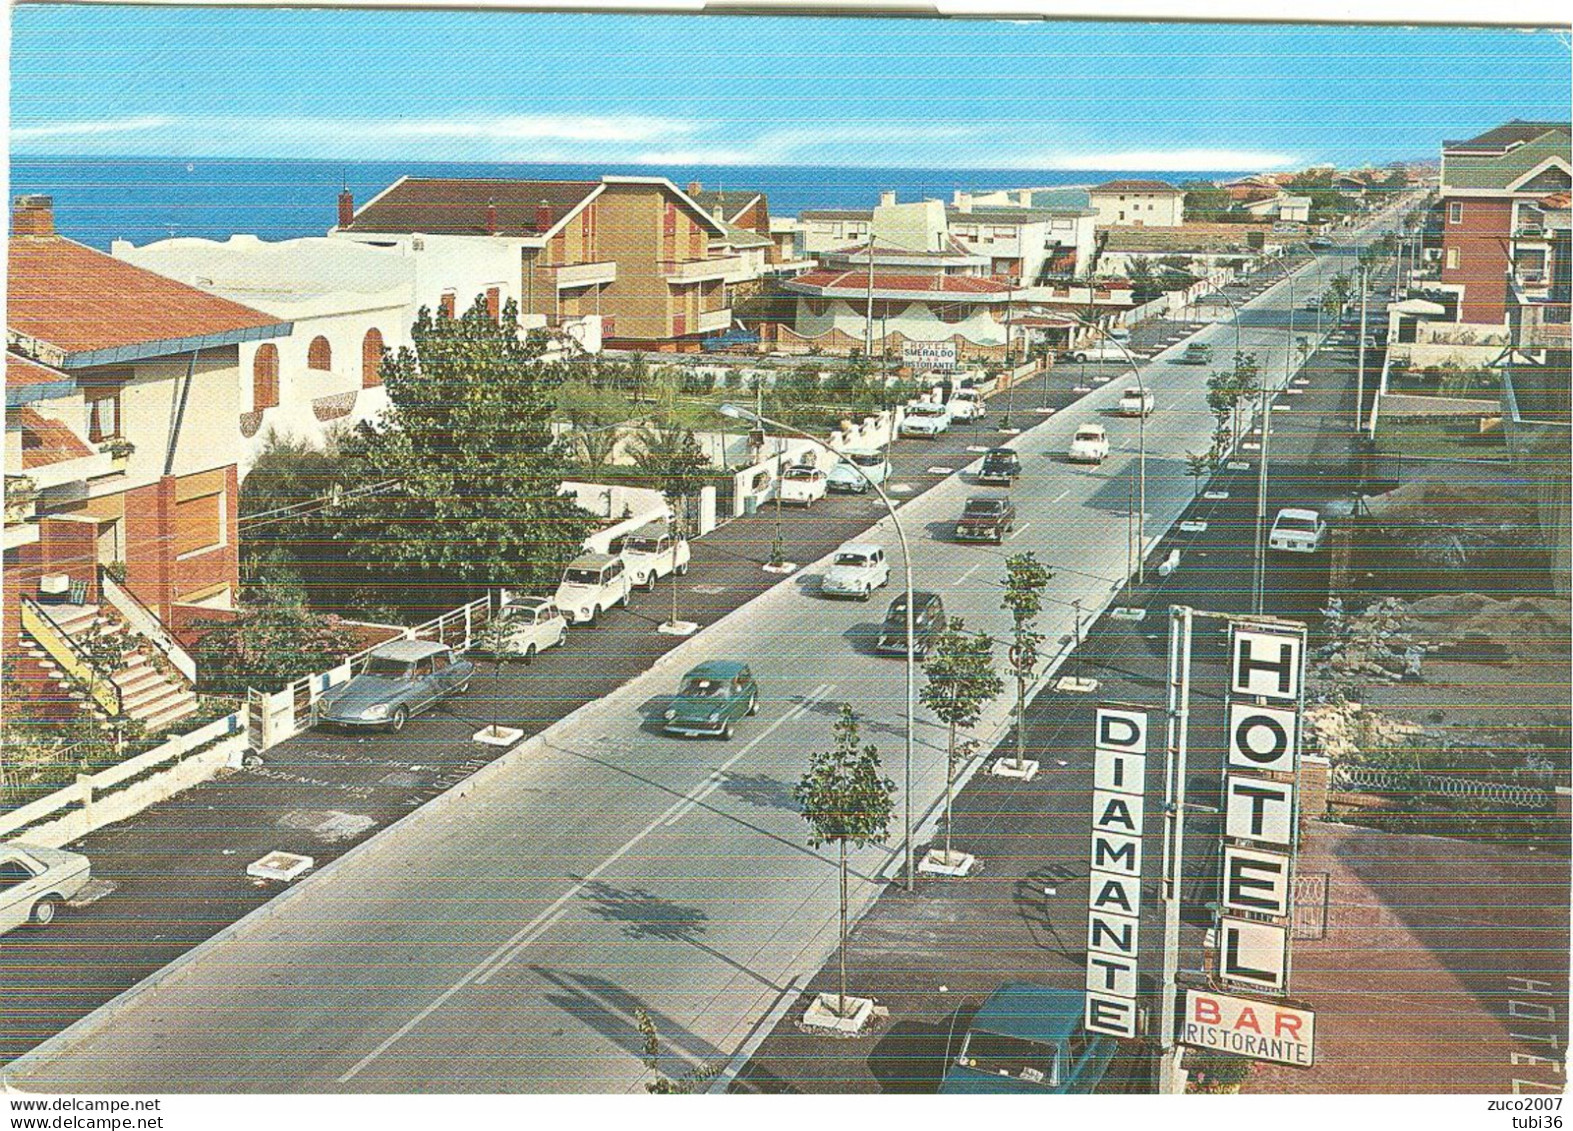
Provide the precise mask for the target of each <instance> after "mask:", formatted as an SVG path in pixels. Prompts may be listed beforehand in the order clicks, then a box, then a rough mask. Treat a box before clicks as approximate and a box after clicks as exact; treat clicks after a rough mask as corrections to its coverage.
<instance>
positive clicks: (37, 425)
mask: <svg viewBox="0 0 1573 1131" xmlns="http://www.w3.org/2000/svg"><path fill="white" fill-rule="evenodd" d="M17 419H18V420H20V421H21V424H22V470H24V471H27V470H30V469H32V468H35V467H47V466H48V465H49V464H52V463H61V462H63V461H64V460H68V459H82V458H84V457H86V456H90V455H93V454H94V452H93V449H92V448H90V447H88V445H87V444H86V443H85V442H84V441H83V440H82V438H81V437H80V436H78V435H77V434H76V433H75V432H73V431H71V429H70V427H68V426H67V425H65V424H62V423H61V422H60V421H58V420H51V419H49V418H48V417H47V416H43V415H40V414H39V413H38V412H37V411H35V410H33V409H31V408H25V407H24V408H21V409H18V410H17Z"/></svg>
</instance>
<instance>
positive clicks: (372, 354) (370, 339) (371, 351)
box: [360, 329, 382, 389]
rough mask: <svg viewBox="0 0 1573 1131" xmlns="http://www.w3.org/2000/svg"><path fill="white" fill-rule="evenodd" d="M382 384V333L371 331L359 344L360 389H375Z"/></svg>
mask: <svg viewBox="0 0 1573 1131" xmlns="http://www.w3.org/2000/svg"><path fill="white" fill-rule="evenodd" d="M380 384H382V331H381V330H377V329H371V330H367V331H366V337H365V338H364V339H363V340H362V341H361V344H360V387H361V388H363V389H375V388H376V387H377V386H378V385H380Z"/></svg>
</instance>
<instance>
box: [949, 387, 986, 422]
mask: <svg viewBox="0 0 1573 1131" xmlns="http://www.w3.org/2000/svg"><path fill="white" fill-rule="evenodd" d="M945 410H946V411H947V412H949V413H950V418H951V419H952V420H977V419H979V418H980V417H983V416H987V415H988V412H989V406H988V403H987V402H986V401H984V399H983V394H982V393H980V392H978V390H976V389H957V390H956V391H955V392H954V393H952V394H951V395H950V400H948V401H946V402H945Z"/></svg>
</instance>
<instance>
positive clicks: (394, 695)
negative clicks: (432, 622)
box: [317, 640, 475, 732]
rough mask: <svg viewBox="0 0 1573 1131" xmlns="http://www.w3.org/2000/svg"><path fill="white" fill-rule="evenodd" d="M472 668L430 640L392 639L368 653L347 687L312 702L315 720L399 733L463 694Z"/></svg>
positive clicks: (472, 666)
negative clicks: (438, 705) (413, 718)
mask: <svg viewBox="0 0 1573 1131" xmlns="http://www.w3.org/2000/svg"><path fill="white" fill-rule="evenodd" d="M474 674H475V665H474V664H473V663H471V662H470V661H469V660H466V659H464V658H463V657H460V656H455V655H454V654H453V649H452V648H450V647H448V645H446V644H439V643H438V642H437V641H435V640H394V641H392V642H390V643H388V644H384V645H382V647H380V648H378V649H376V651H374V652H372V654H371V655H370V656H368V657H367V658H366V666H365V667H364V668H362V669H361V672H360V674H359V675H357V676H355V677H354V678H352V679H351V680H350V681H349V682H348V683H344V684H341V685H339V686H338V687H335V688H332V689H330V690H328V691H326V692H324V693H323V696H322V698H321V699H319V700H317V721H318V722H322V723H327V724H329V725H330V726H344V727H384V728H386V729H388V730H390V731H395V732H396V731H401V730H403V729H404V724H405V723H407V722H409V720H410V716H411V715H415V714H419V713H420V712H421V711H424V710H425V709H426V708H427V707H430V706H432V705H434V704H435V703H437V702H439V701H440V700H443V699H446V698H447V697H448V696H450V695H459V694H462V693H463V692H465V691H466V690H468V689H469V686H470V677H471V676H473V675H474Z"/></svg>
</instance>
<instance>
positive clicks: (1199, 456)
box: [1185, 448, 1218, 499]
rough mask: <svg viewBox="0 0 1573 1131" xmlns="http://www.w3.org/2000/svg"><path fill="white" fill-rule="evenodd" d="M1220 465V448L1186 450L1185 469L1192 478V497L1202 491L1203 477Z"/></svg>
mask: <svg viewBox="0 0 1573 1131" xmlns="http://www.w3.org/2000/svg"><path fill="white" fill-rule="evenodd" d="M1217 466H1218V449H1217V448H1212V449H1210V450H1208V451H1205V452H1186V453H1185V470H1186V471H1187V472H1189V473H1190V476H1191V479H1192V481H1193V482H1192V489H1191V498H1193V499H1194V498H1195V497H1196V496H1197V495H1200V494H1201V493H1202V479H1203V478H1204V477H1205V476H1206V475H1207V473H1208V472H1210V471H1212V469H1213V468H1215V467H1217Z"/></svg>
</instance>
